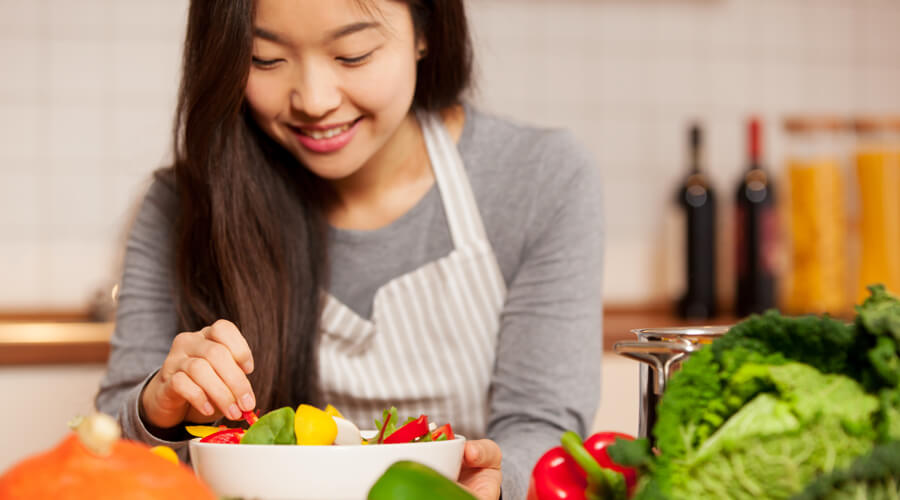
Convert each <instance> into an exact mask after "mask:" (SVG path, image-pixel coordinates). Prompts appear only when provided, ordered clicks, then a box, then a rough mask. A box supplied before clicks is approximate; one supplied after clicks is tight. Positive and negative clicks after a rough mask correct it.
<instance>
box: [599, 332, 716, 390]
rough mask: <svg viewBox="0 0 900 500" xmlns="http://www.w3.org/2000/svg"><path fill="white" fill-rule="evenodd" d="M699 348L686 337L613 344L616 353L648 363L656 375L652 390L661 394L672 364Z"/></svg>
mask: <svg viewBox="0 0 900 500" xmlns="http://www.w3.org/2000/svg"><path fill="white" fill-rule="evenodd" d="M701 348H702V346H699V345H696V344H693V343H691V342H690V341H689V340H686V339H679V340H677V341H674V342H662V341H650V342H616V343H615V345H614V346H613V350H615V351H616V353H617V354H621V355H622V356H625V357H626V358H631V359H633V360H636V361H640V362H641V363H646V364H648V365H650V368H652V369H653V373H654V374H655V375H656V383H655V384H654V391H655V392H656V394H658V395H662V393H663V392H665V390H666V381H667V380H669V374H670V372H671V371H672V366H673V365H674V364H676V363H678V362H679V361H681V360H683V359H684V358H685V357H687V355H688V354H690V353H692V352H695V351H698V350H700V349H701Z"/></svg>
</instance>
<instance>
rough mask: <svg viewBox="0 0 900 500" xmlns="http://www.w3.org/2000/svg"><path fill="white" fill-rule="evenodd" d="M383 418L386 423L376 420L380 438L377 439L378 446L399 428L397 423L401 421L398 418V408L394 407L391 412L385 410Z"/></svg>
mask: <svg viewBox="0 0 900 500" xmlns="http://www.w3.org/2000/svg"><path fill="white" fill-rule="evenodd" d="M382 418H383V419H384V423H382V421H381V420H377V419H376V420H375V428H376V429H378V436H376V437H375V443H376V444H381V443H382V440H383V439H384V437H385V436H389V435H390V434H391V433H392V432H394V429H396V428H397V422H398V421H399V420H400V417H398V416H397V408H395V407H393V406H391V409H390V410H384V412H383V413H382Z"/></svg>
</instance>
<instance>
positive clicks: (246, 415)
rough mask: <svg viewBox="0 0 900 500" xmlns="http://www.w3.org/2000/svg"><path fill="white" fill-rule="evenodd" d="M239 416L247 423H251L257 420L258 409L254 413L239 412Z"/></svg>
mask: <svg viewBox="0 0 900 500" xmlns="http://www.w3.org/2000/svg"><path fill="white" fill-rule="evenodd" d="M241 418H243V419H244V420H246V421H247V423H248V424H250V425H253V424H255V423H256V421H257V420H259V410H256V413H254V412H252V411H245V412H241Z"/></svg>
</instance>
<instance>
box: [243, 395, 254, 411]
mask: <svg viewBox="0 0 900 500" xmlns="http://www.w3.org/2000/svg"><path fill="white" fill-rule="evenodd" d="M241 404H243V405H244V411H253V408H255V407H256V401H253V394H250V393H249V392H248V393H247V394H244V395H243V396H241Z"/></svg>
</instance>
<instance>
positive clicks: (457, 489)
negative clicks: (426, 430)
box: [368, 417, 475, 500]
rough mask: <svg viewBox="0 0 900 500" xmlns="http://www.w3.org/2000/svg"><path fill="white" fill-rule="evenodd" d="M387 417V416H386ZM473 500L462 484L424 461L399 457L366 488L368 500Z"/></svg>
mask: <svg viewBox="0 0 900 500" xmlns="http://www.w3.org/2000/svg"><path fill="white" fill-rule="evenodd" d="M385 418H387V417H385ZM423 498H430V499H435V500H438V499H439V500H475V497H474V496H472V494H470V493H469V492H468V491H466V490H465V489H463V487H462V486H460V485H459V484H457V483H456V481H452V480H450V479H448V478H446V477H444V476H443V475H442V474H441V473H439V472H437V471H436V470H434V469H432V468H430V467H427V466H425V465H422V464H419V463H416V462H409V461H401V462H397V463H395V464H393V465H391V466H390V467H388V469H387V470H386V471H385V472H384V474H382V475H381V477H380V478H378V481H376V482H375V484H374V485H373V486H372V489H371V490H369V496H368V499H369V500H422V499H423Z"/></svg>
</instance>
